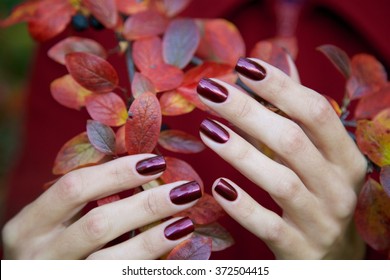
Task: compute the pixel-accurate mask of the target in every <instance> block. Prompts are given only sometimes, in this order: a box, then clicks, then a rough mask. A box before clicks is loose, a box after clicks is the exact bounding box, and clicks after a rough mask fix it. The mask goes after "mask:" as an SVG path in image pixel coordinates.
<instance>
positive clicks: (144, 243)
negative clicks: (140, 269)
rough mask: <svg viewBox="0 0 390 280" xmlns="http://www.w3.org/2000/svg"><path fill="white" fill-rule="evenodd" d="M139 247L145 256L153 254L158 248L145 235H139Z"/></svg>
mask: <svg viewBox="0 0 390 280" xmlns="http://www.w3.org/2000/svg"><path fill="white" fill-rule="evenodd" d="M141 248H142V250H143V252H144V253H145V255H147V256H154V255H155V254H156V251H157V250H158V248H157V246H156V244H155V243H154V242H153V241H152V240H151V239H150V238H147V237H146V236H142V237H141Z"/></svg>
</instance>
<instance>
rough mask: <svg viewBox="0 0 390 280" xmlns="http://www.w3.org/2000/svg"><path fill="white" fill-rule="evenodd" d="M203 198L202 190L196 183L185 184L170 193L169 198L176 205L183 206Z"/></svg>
mask: <svg viewBox="0 0 390 280" xmlns="http://www.w3.org/2000/svg"><path fill="white" fill-rule="evenodd" d="M201 196H202V190H201V188H200V186H199V184H198V183H197V182H196V181H192V182H189V183H185V184H183V185H180V186H178V187H176V188H174V189H172V190H171V191H170V193H169V197H170V198H171V201H172V202H173V203H174V204H177V205H182V204H186V203H189V202H191V201H194V200H196V199H198V198H200V197H201Z"/></svg>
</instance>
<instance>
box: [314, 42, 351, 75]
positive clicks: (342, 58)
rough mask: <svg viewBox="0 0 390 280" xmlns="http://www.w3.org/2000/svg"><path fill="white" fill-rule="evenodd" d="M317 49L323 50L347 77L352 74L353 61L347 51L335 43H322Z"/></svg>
mask: <svg viewBox="0 0 390 280" xmlns="http://www.w3.org/2000/svg"><path fill="white" fill-rule="evenodd" d="M317 50H319V51H320V52H322V53H323V54H324V55H325V56H326V57H327V58H328V59H329V60H330V62H332V63H333V65H334V66H335V67H336V68H337V70H339V71H340V73H341V74H343V75H344V77H345V78H347V79H348V78H349V77H350V76H351V61H350V59H349V57H348V55H347V53H346V52H345V51H343V50H342V49H340V48H338V47H336V46H333V45H322V46H320V47H318V48H317Z"/></svg>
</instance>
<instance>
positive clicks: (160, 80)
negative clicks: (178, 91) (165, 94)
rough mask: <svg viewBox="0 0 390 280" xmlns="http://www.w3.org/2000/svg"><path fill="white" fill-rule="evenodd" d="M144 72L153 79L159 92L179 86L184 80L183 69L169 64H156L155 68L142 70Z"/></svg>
mask: <svg viewBox="0 0 390 280" xmlns="http://www.w3.org/2000/svg"><path fill="white" fill-rule="evenodd" d="M142 74H143V75H145V76H146V77H148V78H149V79H150V80H152V81H153V84H154V85H155V87H156V91H157V92H161V91H168V90H173V89H175V88H177V87H178V86H180V84H181V82H182V81H183V76H184V75H183V71H181V70H180V69H179V68H177V67H175V66H172V65H169V64H160V65H156V66H155V68H149V69H146V70H144V71H142Z"/></svg>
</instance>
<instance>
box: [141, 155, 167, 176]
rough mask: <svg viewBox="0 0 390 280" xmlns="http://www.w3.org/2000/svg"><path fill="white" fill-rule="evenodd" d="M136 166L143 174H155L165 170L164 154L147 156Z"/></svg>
mask: <svg viewBox="0 0 390 280" xmlns="http://www.w3.org/2000/svg"><path fill="white" fill-rule="evenodd" d="M135 168H136V169H137V172H138V173H139V174H141V175H155V174H157V173H160V172H162V171H164V170H165V168H166V164H165V159H164V157H163V156H155V157H151V158H147V159H144V160H141V161H139V162H138V163H137V165H136V167H135Z"/></svg>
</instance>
